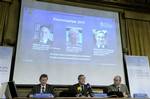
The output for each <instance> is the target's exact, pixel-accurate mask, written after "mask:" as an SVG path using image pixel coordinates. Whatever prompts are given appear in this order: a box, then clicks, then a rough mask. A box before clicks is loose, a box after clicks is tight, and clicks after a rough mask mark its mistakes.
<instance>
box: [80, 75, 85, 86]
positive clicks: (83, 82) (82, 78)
mask: <svg viewBox="0 0 150 99" xmlns="http://www.w3.org/2000/svg"><path fill="white" fill-rule="evenodd" d="M78 82H79V84H81V85H84V84H85V76H84V75H83V74H81V75H79V76H78Z"/></svg>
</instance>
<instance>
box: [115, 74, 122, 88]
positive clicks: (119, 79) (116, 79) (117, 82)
mask: <svg viewBox="0 0 150 99" xmlns="http://www.w3.org/2000/svg"><path fill="white" fill-rule="evenodd" d="M114 84H115V85H116V86H118V85H120V84H121V76H119V75H117V76H115V77H114Z"/></svg>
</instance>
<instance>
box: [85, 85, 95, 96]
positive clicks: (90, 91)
mask: <svg viewBox="0 0 150 99" xmlns="http://www.w3.org/2000/svg"><path fill="white" fill-rule="evenodd" d="M86 87H87V90H88V92H87V94H88V95H90V96H91V97H93V96H94V95H93V92H92V87H91V85H90V84H89V83H87V84H86Z"/></svg>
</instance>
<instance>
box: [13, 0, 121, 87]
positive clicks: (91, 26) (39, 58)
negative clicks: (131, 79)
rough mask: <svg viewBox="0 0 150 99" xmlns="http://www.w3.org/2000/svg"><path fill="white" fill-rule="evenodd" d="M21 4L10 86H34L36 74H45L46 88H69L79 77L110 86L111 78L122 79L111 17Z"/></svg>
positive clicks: (116, 32)
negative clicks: (49, 86) (62, 86)
mask: <svg viewBox="0 0 150 99" xmlns="http://www.w3.org/2000/svg"><path fill="white" fill-rule="evenodd" d="M27 1H28V2H29V0H27ZM27 1H26V2H27ZM26 2H25V1H24V2H23V5H24V6H23V7H22V14H21V15H22V16H21V20H20V28H19V37H18V47H17V54H16V63H15V72H14V80H15V81H16V83H19V84H24V83H25V84H34V83H37V82H38V80H37V79H38V76H39V75H40V74H41V73H47V74H48V75H49V78H50V82H51V83H52V84H73V83H75V82H76V80H77V79H76V78H77V75H79V74H85V75H86V76H87V77H88V78H87V79H88V82H90V83H91V84H93V85H107V84H110V83H111V82H112V79H113V76H115V75H121V76H123V78H124V73H123V71H124V70H123V65H122V52H121V42H120V34H119V22H118V14H117V13H115V12H107V11H99V10H94V9H87V8H79V7H72V6H66V5H60V4H51V3H49V4H48V3H42V2H31V1H30V2H31V4H32V3H35V5H38V7H37V6H36V7H34V6H32V5H29V4H28V3H26ZM43 5H44V6H45V7H44V8H42V7H43ZM47 6H48V7H50V8H48V7H47ZM31 75H35V76H33V77H32V76H31ZM102 75H106V78H104V77H103V76H102ZM22 77H24V79H26V80H22ZM28 77H31V79H28Z"/></svg>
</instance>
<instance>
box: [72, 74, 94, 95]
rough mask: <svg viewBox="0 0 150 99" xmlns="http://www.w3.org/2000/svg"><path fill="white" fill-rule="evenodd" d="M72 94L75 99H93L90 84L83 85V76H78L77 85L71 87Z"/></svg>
mask: <svg viewBox="0 0 150 99" xmlns="http://www.w3.org/2000/svg"><path fill="white" fill-rule="evenodd" d="M71 91H72V93H73V94H74V96H76V97H93V92H92V88H91V86H90V84H85V76H84V75H82V74H81V75H79V76H78V83H77V84H74V85H73V86H72V90H71Z"/></svg>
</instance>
